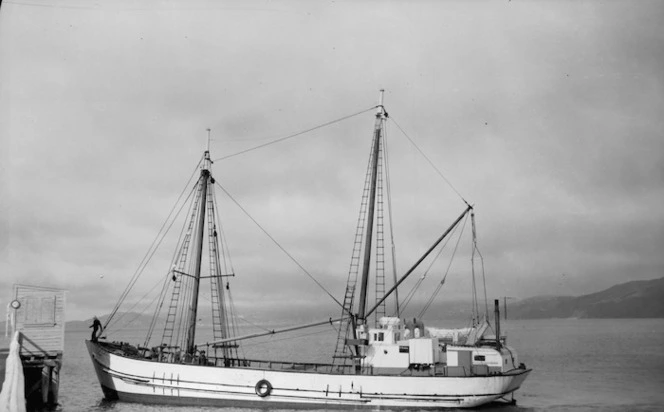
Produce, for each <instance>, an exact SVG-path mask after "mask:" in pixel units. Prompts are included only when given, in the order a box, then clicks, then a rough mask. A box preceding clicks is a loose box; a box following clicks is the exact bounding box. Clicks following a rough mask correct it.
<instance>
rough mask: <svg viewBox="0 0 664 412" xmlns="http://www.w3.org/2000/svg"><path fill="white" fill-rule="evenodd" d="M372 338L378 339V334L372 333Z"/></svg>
mask: <svg viewBox="0 0 664 412" xmlns="http://www.w3.org/2000/svg"><path fill="white" fill-rule="evenodd" d="M373 340H374V341H377V340H378V334H376V333H374V334H373Z"/></svg>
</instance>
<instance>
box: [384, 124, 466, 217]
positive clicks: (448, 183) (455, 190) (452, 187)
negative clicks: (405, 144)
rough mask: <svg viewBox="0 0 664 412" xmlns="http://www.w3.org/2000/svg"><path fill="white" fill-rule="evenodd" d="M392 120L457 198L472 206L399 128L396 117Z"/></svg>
mask: <svg viewBox="0 0 664 412" xmlns="http://www.w3.org/2000/svg"><path fill="white" fill-rule="evenodd" d="M390 119H391V120H392V121H393V122H394V124H395V125H396V126H397V128H398V129H399V130H401V133H403V135H404V136H406V138H407V139H408V140H409V141H410V143H412V145H413V146H414V147H415V149H417V151H418V152H420V154H421V155H422V156H423V157H424V158H425V159H426V161H427V162H429V165H431V167H433V169H434V170H435V171H436V172H437V173H438V175H439V176H440V177H441V178H442V179H443V180H444V181H445V183H447V185H448V186H449V187H450V188H451V189H452V190H453V191H454V193H456V194H457V196H459V197H460V198H461V200H463V202H464V203H465V204H466V206H470V204H469V203H468V201H467V200H466V199H465V198H464V197H463V196H461V193H459V191H458V190H457V189H456V188H455V187H454V186H453V185H452V183H451V182H450V181H449V180H447V178H446V177H445V176H444V175H443V172H441V171H440V169H438V168H437V167H436V165H435V164H433V162H432V161H431V159H429V157H428V156H427V155H426V154H424V152H423V151H422V149H420V148H419V146H417V144H416V143H415V141H414V140H413V139H411V138H410V136H408V134H406V132H405V131H404V130H403V129H402V128H401V126H399V123H397V121H396V120H394V117H391V116H390Z"/></svg>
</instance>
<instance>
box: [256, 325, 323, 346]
mask: <svg viewBox="0 0 664 412" xmlns="http://www.w3.org/2000/svg"><path fill="white" fill-rule="evenodd" d="M332 329H333V330H335V331H336V328H334V326H332ZM321 333H330V330H329V329H323V330H318V331H315V332H309V333H303V334H301V335H297V336H289V337H286V338H279V339H274V335H267V336H269V338H268V339H266V340H265V341H264V342H254V343H245V344H244V345H243V346H245V347H250V346H258V345H266V344H269V343H270V344H271V343H274V342H281V341H284V340H294V339H299V338H303V337H305V336H311V335H319V334H321Z"/></svg>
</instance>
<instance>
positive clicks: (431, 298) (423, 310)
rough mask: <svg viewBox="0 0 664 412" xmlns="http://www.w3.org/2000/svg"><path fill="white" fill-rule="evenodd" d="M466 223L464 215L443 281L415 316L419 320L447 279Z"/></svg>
mask: <svg viewBox="0 0 664 412" xmlns="http://www.w3.org/2000/svg"><path fill="white" fill-rule="evenodd" d="M467 222H468V215H466V218H465V219H464V220H463V225H462V226H461V231H460V232H459V237H458V238H457V242H456V245H454V251H453V252H452V256H451V257H450V263H449V265H447V270H446V271H445V276H443V279H442V280H441V281H440V283H439V284H438V286H437V287H436V290H435V291H434V292H433V294H432V295H431V297H430V298H429V301H428V302H427V304H426V305H425V306H424V309H422V310H421V311H420V313H419V315H418V316H417V317H418V318H420V319H421V318H422V317H423V316H424V314H425V313H426V311H427V310H429V307H430V306H431V304H432V303H433V300H434V299H435V298H436V296H437V295H438V292H440V289H441V288H442V287H443V285H444V284H445V279H447V275H448V274H449V273H450V269H451V268H452V262H453V261H454V256H455V255H456V252H457V249H458V248H459V243H461V237H462V235H463V231H464V229H465V228H466V223H467Z"/></svg>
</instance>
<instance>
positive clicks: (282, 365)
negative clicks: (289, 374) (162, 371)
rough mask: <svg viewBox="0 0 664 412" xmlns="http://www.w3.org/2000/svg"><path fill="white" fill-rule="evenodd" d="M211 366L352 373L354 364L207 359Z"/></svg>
mask: <svg viewBox="0 0 664 412" xmlns="http://www.w3.org/2000/svg"><path fill="white" fill-rule="evenodd" d="M207 364H208V365H210V366H225V367H240V368H251V369H270V370H280V371H286V370H288V371H297V372H316V373H351V372H352V371H353V366H352V365H345V366H344V365H333V364H331V363H310V362H289V361H269V360H257V359H241V358H215V357H210V358H208V359H207Z"/></svg>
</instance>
